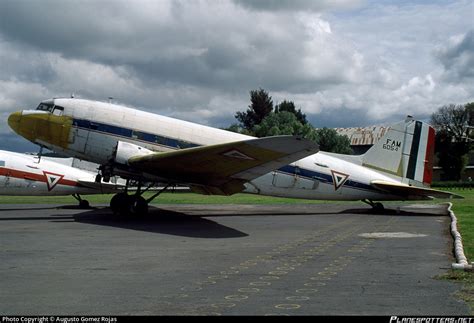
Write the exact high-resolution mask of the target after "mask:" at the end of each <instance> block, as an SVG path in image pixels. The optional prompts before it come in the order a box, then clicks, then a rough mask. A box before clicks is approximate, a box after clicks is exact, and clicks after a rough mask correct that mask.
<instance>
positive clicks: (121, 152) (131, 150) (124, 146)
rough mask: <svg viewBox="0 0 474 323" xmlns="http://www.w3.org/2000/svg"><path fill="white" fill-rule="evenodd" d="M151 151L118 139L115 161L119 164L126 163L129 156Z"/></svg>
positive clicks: (148, 153)
mask: <svg viewBox="0 0 474 323" xmlns="http://www.w3.org/2000/svg"><path fill="white" fill-rule="evenodd" d="M153 153H154V152H153V151H151V150H149V149H146V148H144V147H141V146H138V145H135V144H131V143H128V142H124V141H119V142H118V143H117V152H116V153H115V162H116V163H119V164H124V165H128V160H129V159H130V158H131V157H136V156H145V155H150V154H153Z"/></svg>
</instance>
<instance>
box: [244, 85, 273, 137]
mask: <svg viewBox="0 0 474 323" xmlns="http://www.w3.org/2000/svg"><path fill="white" fill-rule="evenodd" d="M250 102H251V104H250V105H249V108H248V109H247V111H246V112H240V111H239V112H237V113H236V114H235V118H236V119H237V120H238V121H239V122H240V125H241V126H242V127H243V128H244V129H247V130H248V131H252V129H253V127H254V126H255V125H258V124H260V123H261V122H262V120H263V119H264V118H265V117H266V116H268V115H269V114H270V113H271V112H272V111H273V101H272V98H271V96H270V95H269V94H268V92H267V91H265V90H264V89H262V88H260V89H258V90H252V91H250Z"/></svg>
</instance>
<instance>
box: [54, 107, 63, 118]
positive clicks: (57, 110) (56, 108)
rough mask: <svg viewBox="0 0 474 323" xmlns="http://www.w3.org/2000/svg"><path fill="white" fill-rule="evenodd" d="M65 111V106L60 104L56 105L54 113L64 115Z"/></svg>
mask: <svg viewBox="0 0 474 323" xmlns="http://www.w3.org/2000/svg"><path fill="white" fill-rule="evenodd" d="M63 113H64V108H63V107H60V106H58V105H56V106H54V110H53V114H54V115H55V116H62V115H63Z"/></svg>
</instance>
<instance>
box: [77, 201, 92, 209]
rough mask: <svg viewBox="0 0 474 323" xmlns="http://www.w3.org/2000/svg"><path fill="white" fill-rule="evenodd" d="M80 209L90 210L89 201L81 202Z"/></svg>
mask: <svg viewBox="0 0 474 323" xmlns="http://www.w3.org/2000/svg"><path fill="white" fill-rule="evenodd" d="M79 207H80V208H81V209H88V208H89V207H90V205H89V201H87V200H81V201H80V202H79Z"/></svg>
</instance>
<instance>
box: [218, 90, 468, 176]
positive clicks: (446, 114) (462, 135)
mask: <svg viewBox="0 0 474 323" xmlns="http://www.w3.org/2000/svg"><path fill="white" fill-rule="evenodd" d="M235 119H237V121H238V122H237V123H234V124H232V125H231V126H230V127H228V128H226V130H230V131H233V132H238V133H242V134H246V135H250V136H255V137H268V136H278V135H298V136H302V137H304V138H307V139H310V140H313V141H315V142H316V143H318V144H319V147H320V149H321V150H322V151H327V152H334V153H340V154H351V153H352V149H351V146H350V140H349V138H348V137H347V136H344V135H339V134H338V133H337V132H336V130H334V129H328V128H322V129H316V128H314V127H313V126H312V125H311V124H310V123H309V122H308V120H307V118H306V115H305V114H304V113H303V112H302V111H301V109H297V108H296V106H295V104H294V102H293V101H289V100H283V101H282V102H280V103H277V104H275V105H274V103H273V100H272V97H271V96H270V95H269V93H268V92H267V91H265V90H264V89H262V88H259V89H258V90H252V91H250V105H249V106H248V109H247V110H246V111H244V112H242V111H239V112H237V113H236V114H235ZM430 123H431V125H432V126H433V127H434V128H435V129H436V144H435V153H436V155H437V157H438V165H439V166H440V167H442V169H443V172H444V176H445V178H444V179H445V180H459V179H460V178H461V174H462V172H463V171H464V169H465V167H466V165H467V163H468V158H469V152H470V151H472V149H473V144H472V143H473V140H474V131H473V129H474V102H471V103H467V104H460V105H455V104H449V105H444V106H442V107H440V108H439V109H438V110H437V111H436V112H435V113H433V114H432V115H431V122H430Z"/></svg>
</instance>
